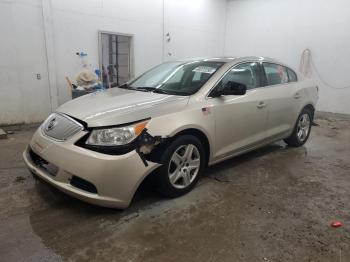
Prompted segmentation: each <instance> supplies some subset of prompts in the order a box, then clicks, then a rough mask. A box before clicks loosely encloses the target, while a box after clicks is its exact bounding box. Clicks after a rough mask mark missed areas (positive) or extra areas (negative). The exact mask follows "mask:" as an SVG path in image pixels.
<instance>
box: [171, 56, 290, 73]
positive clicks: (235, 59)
mask: <svg viewBox="0 0 350 262" xmlns="http://www.w3.org/2000/svg"><path fill="white" fill-rule="evenodd" d="M195 61H212V62H223V63H230V64H231V65H234V64H237V63H241V62H254V61H259V62H267V63H274V64H279V65H282V66H285V67H288V68H291V69H293V67H291V66H289V65H288V64H285V63H283V62H281V61H279V60H277V59H274V58H270V57H265V56H223V57H198V58H187V59H179V60H175V62H181V63H190V62H195ZM169 62H170V61H169ZM293 71H295V70H294V69H293ZM295 72H296V71H295Z"/></svg>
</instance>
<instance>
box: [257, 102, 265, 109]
mask: <svg viewBox="0 0 350 262" xmlns="http://www.w3.org/2000/svg"><path fill="white" fill-rule="evenodd" d="M265 106H267V104H266V103H265V102H264V101H260V102H259V104H258V105H257V108H264V107H265Z"/></svg>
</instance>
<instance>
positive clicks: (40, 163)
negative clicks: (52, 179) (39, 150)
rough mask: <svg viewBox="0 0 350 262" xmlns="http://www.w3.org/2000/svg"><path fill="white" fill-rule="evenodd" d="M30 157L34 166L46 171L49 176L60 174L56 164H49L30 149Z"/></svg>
mask: <svg viewBox="0 0 350 262" xmlns="http://www.w3.org/2000/svg"><path fill="white" fill-rule="evenodd" d="M29 156H30V158H31V159H32V161H33V163H34V165H36V166H37V167H39V168H41V169H43V170H44V171H46V173H47V174H49V175H51V176H56V175H57V172H58V167H57V166H55V165H54V164H51V163H49V162H48V161H46V160H45V159H43V158H42V157H41V156H39V155H38V154H36V153H35V152H34V151H33V150H32V149H29Z"/></svg>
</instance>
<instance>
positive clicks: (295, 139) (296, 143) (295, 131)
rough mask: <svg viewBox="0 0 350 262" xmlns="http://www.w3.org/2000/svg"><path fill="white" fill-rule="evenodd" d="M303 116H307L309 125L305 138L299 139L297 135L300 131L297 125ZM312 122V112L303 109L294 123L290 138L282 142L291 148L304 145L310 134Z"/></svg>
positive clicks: (308, 109)
mask: <svg viewBox="0 0 350 262" xmlns="http://www.w3.org/2000/svg"><path fill="white" fill-rule="evenodd" d="M305 115H307V116H308V119H309V123H308V131H307V134H306V136H305V137H303V138H300V136H298V133H299V131H300V126H299V123H300V121H301V120H302V118H303V117H305ZM312 121H313V111H312V110H311V109H310V108H307V107H305V108H304V109H303V110H302V111H301V113H300V115H299V116H298V119H297V122H296V123H295V126H294V129H293V133H292V134H291V135H290V137H288V138H286V139H284V142H286V143H287V145H289V146H292V147H299V146H302V145H304V144H305V143H306V141H307V140H308V139H309V136H310V133H311V126H312Z"/></svg>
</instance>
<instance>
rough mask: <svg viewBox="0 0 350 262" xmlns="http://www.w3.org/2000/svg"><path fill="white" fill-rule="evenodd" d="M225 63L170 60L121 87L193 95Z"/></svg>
mask: <svg viewBox="0 0 350 262" xmlns="http://www.w3.org/2000/svg"><path fill="white" fill-rule="evenodd" d="M223 64H224V63H223V62H214V61H195V62H188V63H183V62H168V63H164V64H161V65H159V66H157V67H155V68H153V69H151V70H149V71H148V72H146V73H145V74H143V75H141V76H140V77H138V78H137V79H135V80H134V81H132V82H130V83H129V84H128V85H123V86H121V88H130V89H135V90H140V91H153V92H156V93H165V94H173V95H191V94H194V93H196V92H197V91H198V90H199V89H200V88H201V87H202V86H203V85H204V84H205V83H206V82H207V81H208V80H209V78H210V77H211V76H212V75H213V74H214V73H215V72H216V71H217V70H218V69H219V68H220V67H221V66H222V65H223Z"/></svg>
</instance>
